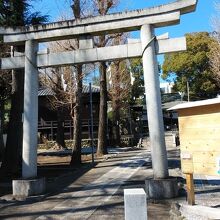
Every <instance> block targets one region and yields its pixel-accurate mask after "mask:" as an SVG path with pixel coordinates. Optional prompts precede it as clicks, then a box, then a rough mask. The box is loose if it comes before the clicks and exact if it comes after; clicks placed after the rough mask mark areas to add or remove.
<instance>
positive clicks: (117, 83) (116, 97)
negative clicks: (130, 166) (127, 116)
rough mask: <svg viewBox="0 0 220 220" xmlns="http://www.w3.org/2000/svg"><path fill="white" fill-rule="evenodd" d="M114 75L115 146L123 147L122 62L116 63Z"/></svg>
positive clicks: (113, 123) (113, 129)
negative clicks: (121, 129)
mask: <svg viewBox="0 0 220 220" xmlns="http://www.w3.org/2000/svg"><path fill="white" fill-rule="evenodd" d="M111 74H112V86H113V96H112V112H113V121H112V125H113V128H112V132H113V140H112V142H113V145H114V146H120V145H121V137H120V129H119V121H120V104H121V103H120V96H121V94H120V93H121V87H120V83H121V82H120V61H115V62H114V66H113V70H112V71H111Z"/></svg>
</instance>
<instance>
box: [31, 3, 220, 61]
mask: <svg viewBox="0 0 220 220" xmlns="http://www.w3.org/2000/svg"><path fill="white" fill-rule="evenodd" d="M172 1H174V0H120V5H119V6H118V7H117V8H116V9H115V11H123V10H133V9H141V8H147V7H151V6H157V5H161V4H167V3H170V2H172ZM216 1H219V0H216ZM71 2H72V0H36V2H35V4H34V5H33V9H34V10H37V11H40V12H41V13H42V14H48V15H49V16H50V21H56V20H57V19H58V18H59V17H61V16H62V15H65V16H67V17H68V16H71V9H70V7H69V5H70V4H71ZM214 2H215V0H199V1H198V5H197V9H196V11H195V12H193V13H190V14H185V15H182V17H181V22H180V24H179V25H175V26H170V27H165V28H160V29H157V30H156V34H157V35H159V34H162V33H165V32H169V36H170V37H181V36H184V34H185V33H191V32H199V31H208V32H211V31H212V25H211V18H212V17H213V16H214V15H215V14H216V11H215V7H214ZM133 36H134V37H139V36H138V33H135V34H133ZM158 60H159V63H162V62H163V56H159V57H158Z"/></svg>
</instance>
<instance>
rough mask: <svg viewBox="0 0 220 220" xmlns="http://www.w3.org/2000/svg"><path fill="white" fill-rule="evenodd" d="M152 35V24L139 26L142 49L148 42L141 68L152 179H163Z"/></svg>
mask: <svg viewBox="0 0 220 220" xmlns="http://www.w3.org/2000/svg"><path fill="white" fill-rule="evenodd" d="M153 37H154V28H153V26H152V25H148V24H147V25H143V26H142V27H141V43H142V50H144V49H145V48H146V46H147V45H148V44H149V46H148V47H147V49H146V50H145V52H144V54H143V68H144V83H145V93H146V104H147V116H148V127H149V133H150V144H151V156H152V164H153V172H154V179H163V178H167V177H168V165H167V152H166V145H165V137H164V124H163V114H162V108H161V94H160V82H159V73H158V63H157V58H156V53H155V45H154V40H152V39H153Z"/></svg>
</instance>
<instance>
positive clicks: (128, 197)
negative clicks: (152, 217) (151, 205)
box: [124, 188, 147, 220]
mask: <svg viewBox="0 0 220 220" xmlns="http://www.w3.org/2000/svg"><path fill="white" fill-rule="evenodd" d="M124 210H125V220H134V219H137V220H147V199H146V193H145V192H144V190H143V189H137V188H136V189H124Z"/></svg>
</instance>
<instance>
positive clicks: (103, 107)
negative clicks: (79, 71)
mask: <svg viewBox="0 0 220 220" xmlns="http://www.w3.org/2000/svg"><path fill="white" fill-rule="evenodd" d="M106 70H107V66H106V64H105V62H102V63H100V67H99V72H100V106H99V130H98V148H97V155H104V154H107V153H108V150H107V86H106Z"/></svg>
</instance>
